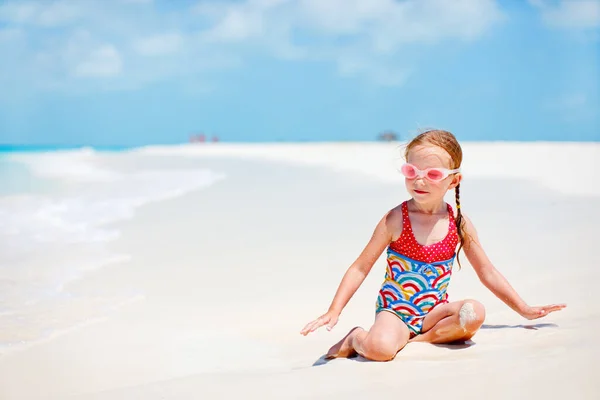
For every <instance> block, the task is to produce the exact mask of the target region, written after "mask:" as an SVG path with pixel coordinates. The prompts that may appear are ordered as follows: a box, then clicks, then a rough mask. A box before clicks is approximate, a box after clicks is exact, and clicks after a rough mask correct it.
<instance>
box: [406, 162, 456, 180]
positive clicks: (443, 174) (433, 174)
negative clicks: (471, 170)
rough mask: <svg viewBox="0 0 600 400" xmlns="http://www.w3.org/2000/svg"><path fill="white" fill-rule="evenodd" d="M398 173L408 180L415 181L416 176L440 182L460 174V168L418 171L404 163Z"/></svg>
mask: <svg viewBox="0 0 600 400" xmlns="http://www.w3.org/2000/svg"><path fill="white" fill-rule="evenodd" d="M400 171H401V172H402V174H403V175H404V176H405V177H406V178H408V179H415V178H416V177H417V176H418V177H420V178H427V179H429V180H430V181H433V182H440V181H443V180H444V179H446V178H447V177H448V175H450V174H455V173H457V172H460V168H457V169H446V168H427V169H425V170H420V169H418V168H417V167H415V166H414V165H412V164H408V163H406V164H404V165H402V168H401V169H400Z"/></svg>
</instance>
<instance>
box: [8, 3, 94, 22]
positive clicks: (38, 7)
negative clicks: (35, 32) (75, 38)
mask: <svg viewBox="0 0 600 400" xmlns="http://www.w3.org/2000/svg"><path fill="white" fill-rule="evenodd" d="M84 13H85V9H84V8H82V3H81V2H79V3H76V2H72V1H66V0H62V1H45V2H39V1H19V2H17V1H13V2H8V3H4V4H2V5H0V21H7V22H11V23H17V24H22V25H32V26H40V27H54V26H60V25H65V24H67V23H70V22H73V21H75V20H77V19H79V18H81V17H82V16H83V15H84Z"/></svg>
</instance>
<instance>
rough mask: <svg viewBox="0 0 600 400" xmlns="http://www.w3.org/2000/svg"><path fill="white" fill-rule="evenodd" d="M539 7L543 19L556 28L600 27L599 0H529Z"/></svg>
mask: <svg viewBox="0 0 600 400" xmlns="http://www.w3.org/2000/svg"><path fill="white" fill-rule="evenodd" d="M529 3H530V4H531V5H533V6H534V7H536V8H538V9H539V10H540V12H541V16H542V20H543V21H544V22H545V23H546V24H547V25H549V26H552V27H555V28H571V29H587V28H598V27H600V1H599V0H561V1H559V2H558V3H551V2H549V1H547V0H529Z"/></svg>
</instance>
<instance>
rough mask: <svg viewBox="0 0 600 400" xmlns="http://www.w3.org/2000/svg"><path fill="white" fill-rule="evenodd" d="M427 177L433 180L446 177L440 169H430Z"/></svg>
mask: <svg viewBox="0 0 600 400" xmlns="http://www.w3.org/2000/svg"><path fill="white" fill-rule="evenodd" d="M427 177H428V178H429V179H431V180H432V181H439V180H441V179H443V178H444V174H443V172H442V171H440V170H439V169H430V170H429V172H427Z"/></svg>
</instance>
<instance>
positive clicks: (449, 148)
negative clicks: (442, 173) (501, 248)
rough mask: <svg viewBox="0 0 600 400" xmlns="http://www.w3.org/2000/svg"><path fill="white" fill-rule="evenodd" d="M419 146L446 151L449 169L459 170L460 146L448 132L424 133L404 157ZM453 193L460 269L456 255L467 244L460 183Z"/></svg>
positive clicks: (460, 159)
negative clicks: (449, 160)
mask: <svg viewBox="0 0 600 400" xmlns="http://www.w3.org/2000/svg"><path fill="white" fill-rule="evenodd" d="M419 145H433V146H438V147H441V148H442V149H444V150H446V152H447V153H448V154H449V155H450V158H451V163H452V165H450V169H455V168H460V165H461V163H462V157H463V155H462V148H461V147H460V144H458V140H456V137H454V135H453V134H452V133H450V132H448V131H444V130H439V129H432V130H428V131H425V132H423V133H421V134H419V135H418V136H417V137H415V138H414V139H413V140H411V141H410V142H409V143H408V145H407V146H406V150H405V151H404V157H405V158H406V159H408V153H409V151H410V150H411V149H413V148H414V147H416V146H419ZM454 191H455V199H456V210H457V213H456V218H455V222H456V230H457V233H458V238H459V240H460V246H459V247H458V251H457V252H456V259H457V261H458V266H459V267H460V259H459V257H458V253H460V250H461V249H462V248H463V246H464V245H465V244H467V246H468V243H467V240H466V237H467V233H466V230H465V221H464V219H463V216H462V212H461V207H460V183H459V184H458V185H457V186H456V188H454Z"/></svg>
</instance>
